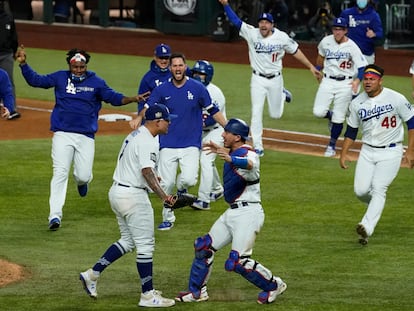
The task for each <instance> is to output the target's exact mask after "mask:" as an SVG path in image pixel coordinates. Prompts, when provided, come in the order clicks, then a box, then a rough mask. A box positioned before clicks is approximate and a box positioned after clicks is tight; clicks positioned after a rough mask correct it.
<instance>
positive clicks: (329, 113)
mask: <svg viewBox="0 0 414 311" xmlns="http://www.w3.org/2000/svg"><path fill="white" fill-rule="evenodd" d="M324 118H326V119H329V120H331V119H332V111H331V110H328V112H327V113H326V115H325V116H324Z"/></svg>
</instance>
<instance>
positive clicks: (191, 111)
mask: <svg viewBox="0 0 414 311" xmlns="http://www.w3.org/2000/svg"><path fill="white" fill-rule="evenodd" d="M185 79H186V82H185V84H184V85H183V86H181V87H176V86H175V85H174V84H173V82H172V79H168V81H166V82H164V83H163V84H161V85H160V86H158V87H156V88H155V89H154V90H153V91H152V93H151V95H150V97H149V98H148V100H147V105H148V107H149V106H152V105H155V104H164V105H165V106H167V107H168V109H169V110H170V113H172V114H176V115H177V118H175V119H173V120H172V121H171V124H170V127H169V129H168V133H167V134H166V135H161V136H160V148H161V149H162V148H187V147H197V148H201V136H202V129H203V118H202V114H203V108H204V109H207V110H209V109H211V108H213V107H214V105H213V103H212V100H211V97H210V94H209V93H208V91H207V89H206V87H205V86H204V85H203V84H202V83H201V82H199V81H197V80H194V79H191V78H189V77H185ZM217 111H218V109H215V112H217ZM213 114H214V113H213Z"/></svg>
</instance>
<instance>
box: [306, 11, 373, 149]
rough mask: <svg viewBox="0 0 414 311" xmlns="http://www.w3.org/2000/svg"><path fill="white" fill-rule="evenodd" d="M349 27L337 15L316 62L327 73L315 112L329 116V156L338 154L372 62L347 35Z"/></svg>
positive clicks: (316, 100)
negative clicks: (350, 109)
mask: <svg viewBox="0 0 414 311" xmlns="http://www.w3.org/2000/svg"><path fill="white" fill-rule="evenodd" d="M347 29H348V25H347V23H346V20H345V19H344V18H336V19H335V20H334V21H333V24H332V32H333V34H331V35H329V36H326V37H324V38H323V39H322V40H321V41H320V42H319V44H318V57H317V59H316V65H317V66H318V68H320V69H322V68H323V73H324V74H323V78H322V80H321V82H320V84H319V88H318V91H317V93H316V97H315V102H314V104H313V114H314V115H315V116H316V117H318V118H327V119H328V120H329V130H330V135H331V137H330V140H329V144H328V146H327V147H326V150H325V157H334V156H335V155H336V151H335V147H336V141H337V140H338V137H339V135H341V132H342V128H343V122H344V121H345V116H346V112H347V111H348V106H349V103H350V102H351V100H352V94H357V93H358V89H359V83H360V81H361V80H362V74H363V72H364V67H365V66H366V65H368V63H367V61H366V59H365V57H364V55H363V54H362V52H361V50H360V49H359V47H358V46H357V45H356V43H355V42H354V41H352V40H351V39H349V38H348V37H347V36H346V34H347ZM332 103H333V108H332V110H330V106H331V104H332Z"/></svg>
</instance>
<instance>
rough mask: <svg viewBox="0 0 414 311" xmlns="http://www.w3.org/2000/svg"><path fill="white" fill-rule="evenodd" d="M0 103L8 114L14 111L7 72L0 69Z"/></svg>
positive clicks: (11, 90)
mask: <svg viewBox="0 0 414 311" xmlns="http://www.w3.org/2000/svg"><path fill="white" fill-rule="evenodd" d="M0 101H3V104H4V106H5V107H6V108H7V109H9V111H10V112H13V111H14V105H13V103H14V96H13V89H12V85H11V82H10V78H9V75H8V74H7V72H6V71H5V70H3V69H1V68H0Z"/></svg>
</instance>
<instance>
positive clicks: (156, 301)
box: [138, 289, 175, 308]
mask: <svg viewBox="0 0 414 311" xmlns="http://www.w3.org/2000/svg"><path fill="white" fill-rule="evenodd" d="M161 294H162V292H160V291H158V290H155V289H152V290H149V291H147V292H145V293H141V299H140V300H139V303H138V306H140V307H150V308H151V307H153V308H166V307H171V306H173V305H175V301H174V299H169V298H164V297H162V296H161Z"/></svg>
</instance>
